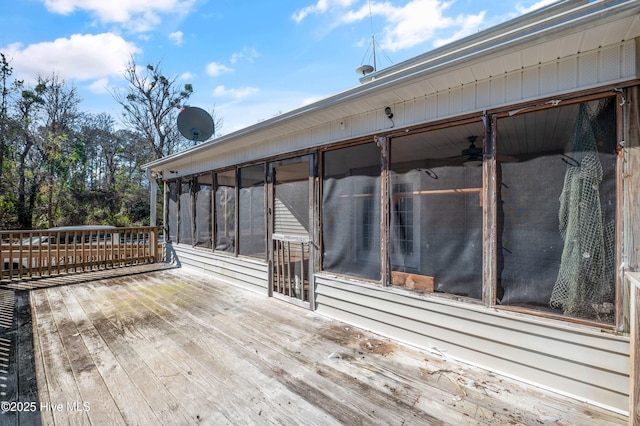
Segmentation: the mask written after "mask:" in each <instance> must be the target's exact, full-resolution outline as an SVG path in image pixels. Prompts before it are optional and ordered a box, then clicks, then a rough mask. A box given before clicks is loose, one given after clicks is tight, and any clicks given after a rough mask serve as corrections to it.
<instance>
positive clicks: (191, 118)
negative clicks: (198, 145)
mask: <svg viewBox="0 0 640 426" xmlns="http://www.w3.org/2000/svg"><path fill="white" fill-rule="evenodd" d="M178 130H179V131H180V133H181V134H182V136H184V137H185V138H187V139H189V140H192V141H194V142H197V141H200V142H204V141H206V140H207V139H209V138H210V137H211V135H213V118H211V115H209V113H208V112H207V111H205V110H203V109H202V108H198V107H190V106H186V107H184V108H183V109H182V111H180V114H178Z"/></svg>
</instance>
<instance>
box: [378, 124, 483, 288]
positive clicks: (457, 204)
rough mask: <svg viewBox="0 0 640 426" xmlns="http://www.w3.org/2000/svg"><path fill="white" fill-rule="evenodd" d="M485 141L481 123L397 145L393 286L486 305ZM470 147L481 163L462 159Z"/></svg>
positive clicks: (392, 180)
mask: <svg viewBox="0 0 640 426" xmlns="http://www.w3.org/2000/svg"><path fill="white" fill-rule="evenodd" d="M483 134H484V126H483V125H482V123H479V122H478V123H473V124H468V125H465V126H457V127H452V128H447V129H442V130H436V131H432V132H426V133H420V134H414V135H410V136H405V137H400V138H394V139H392V141H391V170H390V174H389V176H390V191H391V201H390V205H389V209H390V218H391V230H390V231H391V237H390V240H391V253H390V254H391V270H392V272H391V283H392V285H396V286H402V287H406V288H409V289H414V290H418V291H429V292H430V291H435V292H439V293H448V294H455V295H458V296H464V297H470V298H474V299H482V167H481V164H482V162H481V160H482V152H481V147H482V139H481V138H478V136H479V135H483ZM474 137H475V138H476V139H474ZM469 138H471V139H469ZM472 141H473V143H474V144H477V147H479V150H478V151H477V152H476V154H477V158H475V157H474V158H471V157H470V155H468V154H465V155H462V153H463V150H467V149H469V148H470V145H471V143H472ZM469 160H480V161H472V163H471V164H470V165H469V164H468V162H469Z"/></svg>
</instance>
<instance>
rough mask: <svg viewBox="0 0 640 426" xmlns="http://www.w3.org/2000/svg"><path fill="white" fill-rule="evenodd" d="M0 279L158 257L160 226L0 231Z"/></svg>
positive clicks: (123, 263)
mask: <svg viewBox="0 0 640 426" xmlns="http://www.w3.org/2000/svg"><path fill="white" fill-rule="evenodd" d="M0 246H1V250H0V268H1V269H0V282H2V281H12V280H16V279H17V280H21V279H25V278H31V277H38V276H46V275H55V274H62V273H69V272H79V271H87V270H95V269H106V268H114V267H122V266H130V265H138V264H141V263H152V262H157V261H159V260H160V255H161V253H162V249H161V244H160V242H159V230H158V228H157V227H153V226H140V227H65V228H56V229H49V230H29V231H0Z"/></svg>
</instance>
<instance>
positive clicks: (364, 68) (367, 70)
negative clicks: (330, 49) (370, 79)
mask: <svg viewBox="0 0 640 426" xmlns="http://www.w3.org/2000/svg"><path fill="white" fill-rule="evenodd" d="M356 72H357V73H358V74H362V75H367V74H371V73H372V72H373V67H372V66H371V65H361V66H359V67H358V68H356Z"/></svg>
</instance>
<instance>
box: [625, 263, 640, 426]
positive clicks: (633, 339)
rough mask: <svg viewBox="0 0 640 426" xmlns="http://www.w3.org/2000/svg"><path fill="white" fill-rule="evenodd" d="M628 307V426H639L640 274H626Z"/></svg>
mask: <svg viewBox="0 0 640 426" xmlns="http://www.w3.org/2000/svg"><path fill="white" fill-rule="evenodd" d="M626 278H627V282H628V285H629V296H630V297H629V307H630V316H629V317H630V326H631V328H630V334H629V335H630V345H629V349H630V358H629V425H631V426H640V366H639V365H638V363H639V362H640V317H639V315H640V272H627V273H626Z"/></svg>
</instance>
